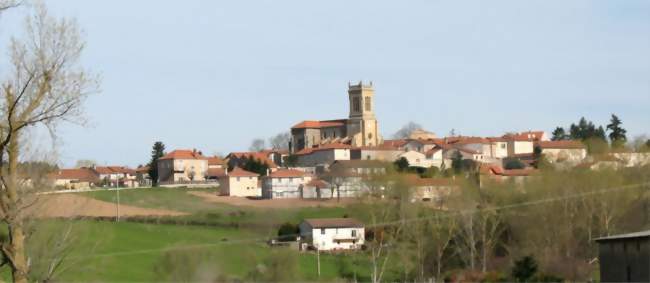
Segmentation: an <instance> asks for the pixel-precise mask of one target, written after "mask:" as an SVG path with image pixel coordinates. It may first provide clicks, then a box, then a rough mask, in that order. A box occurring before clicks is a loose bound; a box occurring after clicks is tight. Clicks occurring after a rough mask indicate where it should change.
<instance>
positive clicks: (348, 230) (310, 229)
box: [299, 218, 365, 251]
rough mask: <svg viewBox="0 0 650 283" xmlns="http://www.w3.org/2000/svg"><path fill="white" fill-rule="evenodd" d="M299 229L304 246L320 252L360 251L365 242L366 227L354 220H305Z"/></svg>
mask: <svg viewBox="0 0 650 283" xmlns="http://www.w3.org/2000/svg"><path fill="white" fill-rule="evenodd" d="M299 228H300V238H301V241H302V244H303V246H306V247H307V248H309V249H314V250H318V251H347V250H358V249H361V247H362V246H363V244H364V241H365V228H364V225H363V223H361V222H360V221H359V220H356V219H354V218H318V219H305V220H304V221H303V222H302V223H300V225H299Z"/></svg>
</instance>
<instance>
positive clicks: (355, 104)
mask: <svg viewBox="0 0 650 283" xmlns="http://www.w3.org/2000/svg"><path fill="white" fill-rule="evenodd" d="M352 111H354V112H360V111H361V101H360V98H359V97H354V98H352Z"/></svg>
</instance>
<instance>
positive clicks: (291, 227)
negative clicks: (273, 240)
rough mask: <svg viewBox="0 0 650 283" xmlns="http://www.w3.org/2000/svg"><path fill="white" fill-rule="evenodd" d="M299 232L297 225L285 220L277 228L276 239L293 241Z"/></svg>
mask: <svg viewBox="0 0 650 283" xmlns="http://www.w3.org/2000/svg"><path fill="white" fill-rule="evenodd" d="M299 233H300V228H298V225H295V224H292V223H288V222H287V223H284V224H282V226H280V229H278V240H279V241H281V242H289V241H295V240H296V237H297V236H298V234H299Z"/></svg>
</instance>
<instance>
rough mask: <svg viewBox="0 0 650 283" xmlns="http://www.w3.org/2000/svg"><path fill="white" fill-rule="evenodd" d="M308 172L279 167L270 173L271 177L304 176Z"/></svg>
mask: <svg viewBox="0 0 650 283" xmlns="http://www.w3.org/2000/svg"><path fill="white" fill-rule="evenodd" d="M306 175H307V173H305V172H303V171H300V170H294V169H279V170H276V171H274V172H271V174H269V175H268V177H269V178H302V177H304V176H306Z"/></svg>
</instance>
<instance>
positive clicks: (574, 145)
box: [537, 140, 585, 149]
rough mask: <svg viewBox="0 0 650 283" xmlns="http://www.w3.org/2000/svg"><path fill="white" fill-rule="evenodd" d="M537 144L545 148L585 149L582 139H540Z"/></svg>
mask: <svg viewBox="0 0 650 283" xmlns="http://www.w3.org/2000/svg"><path fill="white" fill-rule="evenodd" d="M537 145H538V146H539V147H541V148H542V149H544V148H558V149H583V148H585V145H584V144H583V143H582V142H580V141H574V140H569V141H540V142H537Z"/></svg>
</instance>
